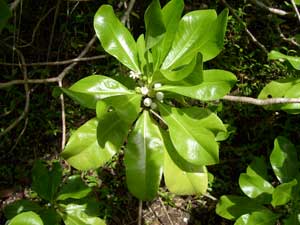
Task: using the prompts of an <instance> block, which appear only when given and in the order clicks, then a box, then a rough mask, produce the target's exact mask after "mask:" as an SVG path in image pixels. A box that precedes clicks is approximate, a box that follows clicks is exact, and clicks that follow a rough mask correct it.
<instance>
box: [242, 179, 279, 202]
mask: <svg viewBox="0 0 300 225" xmlns="http://www.w3.org/2000/svg"><path fill="white" fill-rule="evenodd" d="M239 185H240V188H241V189H242V191H243V192H244V193H245V195H247V196H248V197H250V198H257V199H259V200H260V201H261V202H263V203H270V202H271V199H272V193H273V191H274V188H273V186H272V185H271V184H270V183H269V182H268V181H266V180H264V179H263V178H262V177H260V176H254V175H251V176H250V175H248V174H246V173H242V174H241V175H240V178H239Z"/></svg>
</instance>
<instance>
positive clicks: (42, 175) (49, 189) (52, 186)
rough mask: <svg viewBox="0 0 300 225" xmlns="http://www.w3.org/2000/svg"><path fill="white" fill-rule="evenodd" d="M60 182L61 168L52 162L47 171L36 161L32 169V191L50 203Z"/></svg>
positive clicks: (40, 162) (57, 163)
mask: <svg viewBox="0 0 300 225" xmlns="http://www.w3.org/2000/svg"><path fill="white" fill-rule="evenodd" d="M61 180H62V167H61V165H60V164H59V162H54V163H53V164H52V168H51V170H50V171H49V170H48V169H47V167H46V166H45V165H44V164H43V163H42V161H40V160H37V161H36V162H35V164H34V166H33V169H32V189H33V190H34V191H35V192H36V193H37V194H38V195H39V196H40V197H41V198H43V199H45V200H47V201H49V202H52V201H53V200H54V198H55V197H56V194H57V191H58V188H59V185H60V183H61Z"/></svg>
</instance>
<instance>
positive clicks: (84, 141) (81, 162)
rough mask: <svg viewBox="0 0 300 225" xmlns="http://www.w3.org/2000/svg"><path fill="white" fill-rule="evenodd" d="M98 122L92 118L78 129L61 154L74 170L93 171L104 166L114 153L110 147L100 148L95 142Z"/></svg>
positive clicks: (114, 150)
mask: <svg viewBox="0 0 300 225" xmlns="http://www.w3.org/2000/svg"><path fill="white" fill-rule="evenodd" d="M97 126H98V120H97V119H96V118H93V119H91V120H89V121H88V122H86V123H85V124H83V125H82V126H81V127H79V128H78V129H77V130H76V131H75V132H74V133H73V134H72V136H71V137H70V139H69V141H68V143H67V145H66V147H65V149H64V151H63V152H62V153H61V155H62V157H64V158H65V159H66V160H67V162H68V163H69V164H70V165H71V166H73V167H74V168H76V169H79V170H88V169H95V168H98V167H100V166H102V165H104V164H105V163H106V162H107V161H108V160H110V159H111V157H112V156H113V155H114V154H115V153H116V149H113V148H111V147H110V146H105V148H101V147H100V146H99V144H98V141H97Z"/></svg>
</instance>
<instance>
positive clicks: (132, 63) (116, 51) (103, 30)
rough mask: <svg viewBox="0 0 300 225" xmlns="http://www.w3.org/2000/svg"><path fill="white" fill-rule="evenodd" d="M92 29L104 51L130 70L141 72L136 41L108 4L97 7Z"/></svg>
mask: <svg viewBox="0 0 300 225" xmlns="http://www.w3.org/2000/svg"><path fill="white" fill-rule="evenodd" d="M94 29H95V31H96V34H97V37H98V38H99V39H100V42H101V44H102V46H103V48H104V50H105V51H106V52H108V53H109V54H111V55H112V56H114V57H115V58H117V59H118V60H119V61H120V62H121V63H122V64H124V65H125V66H127V67H128V68H129V69H131V70H132V71H135V72H137V73H140V72H141V71H140V68H139V64H138V53H137V46H136V43H135V41H134V39H133V37H132V35H131V34H130V32H129V31H128V30H127V29H126V28H125V26H124V25H123V24H122V23H121V22H120V21H119V19H118V18H117V17H116V16H115V14H114V11H113V9H112V7H111V6H110V5H102V6H101V7H100V8H99V9H98V11H97V12H96V14H95V17H94Z"/></svg>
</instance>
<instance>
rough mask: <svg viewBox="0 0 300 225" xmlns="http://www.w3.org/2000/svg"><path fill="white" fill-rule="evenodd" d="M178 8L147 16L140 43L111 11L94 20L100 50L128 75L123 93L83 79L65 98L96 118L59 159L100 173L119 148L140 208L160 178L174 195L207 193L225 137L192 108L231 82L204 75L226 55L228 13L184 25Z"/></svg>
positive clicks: (175, 1) (154, 8)
mask: <svg viewBox="0 0 300 225" xmlns="http://www.w3.org/2000/svg"><path fill="white" fill-rule="evenodd" d="M183 8H184V3H183V1H182V0H172V1H169V2H168V3H167V4H166V5H165V6H164V7H163V8H161V6H160V2H159V1H158V0H153V1H152V3H151V4H150V5H149V7H148V8H147V10H146V12H145V15H144V20H145V30H146V32H145V35H144V34H141V35H140V36H139V37H138V39H137V41H135V40H134V38H133V36H132V35H131V34H130V32H129V31H128V30H127V29H126V27H125V26H124V25H123V24H122V23H121V22H120V21H119V19H118V18H117V17H116V16H115V14H114V11H113V9H112V7H111V6H110V5H102V6H101V7H100V8H99V10H98V11H97V12H96V15H95V18H94V28H95V31H96V34H97V36H98V38H99V40H100V42H101V45H102V47H103V48H104V50H105V51H106V52H107V53H109V54H110V55H112V56H114V57H115V58H116V59H117V60H118V61H119V62H120V63H122V64H123V65H124V66H126V67H127V68H128V73H127V74H124V76H127V77H130V78H132V79H134V81H135V87H133V88H128V87H126V86H125V85H123V84H121V83H120V82H118V81H116V80H115V79H113V78H111V77H107V76H103V75H92V76H88V77H85V78H83V79H81V80H79V81H78V82H76V83H75V84H74V85H72V86H71V87H70V88H68V89H63V91H64V93H66V94H67V95H68V96H70V97H71V98H73V99H74V100H76V101H77V102H79V103H80V104H81V105H83V106H85V107H88V108H91V109H94V110H96V115H97V116H96V118H93V119H91V120H89V121H88V122H86V123H85V124H83V125H82V126H81V127H79V128H78V130H77V131H75V132H74V133H73V134H72V136H71V137H70V139H69V141H68V143H67V145H66V147H65V149H64V151H63V152H62V156H63V157H64V158H65V159H66V160H67V161H68V163H69V164H71V165H72V166H73V167H75V168H77V169H80V170H87V169H92V168H98V167H100V166H102V165H103V164H104V163H106V162H107V161H108V160H110V159H111V157H112V156H113V155H114V154H116V153H118V152H119V151H120V149H121V148H122V147H123V146H124V155H125V156H124V164H125V168H126V182H127V186H128V188H129V191H130V192H131V193H132V194H133V195H134V196H136V197H137V198H139V199H141V200H151V199H153V198H154V197H155V196H156V193H157V190H158V188H159V185H160V182H161V178H162V174H163V175H164V181H165V184H166V186H167V187H168V189H169V190H170V191H172V192H175V193H177V194H201V193H205V192H206V190H207V183H208V174H207V169H206V167H205V166H207V165H212V164H216V163H218V158H219V145H218V141H220V140H223V139H224V138H225V137H226V127H225V125H224V124H223V123H222V121H221V119H220V118H219V117H218V116H217V115H216V114H215V113H213V112H211V111H210V110H208V109H207V108H201V107H191V106H190V104H188V102H189V99H196V100H199V101H202V102H207V101H213V100H218V99H220V98H222V97H223V96H224V95H226V94H227V93H228V92H229V91H230V89H231V88H232V86H233V85H234V84H235V82H236V77H235V76H234V75H233V74H232V73H230V72H228V71H224V70H216V69H210V70H205V69H203V62H206V61H208V60H210V59H212V58H214V57H216V56H217V55H218V54H219V53H220V51H221V49H222V48H223V39H224V35H225V29H226V24H227V16H228V10H227V9H225V10H224V11H222V12H221V13H220V14H219V15H217V13H216V12H215V10H210V9H208V10H196V11H192V12H188V13H187V14H185V15H184V16H183V17H182V18H181V15H182V12H183Z"/></svg>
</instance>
